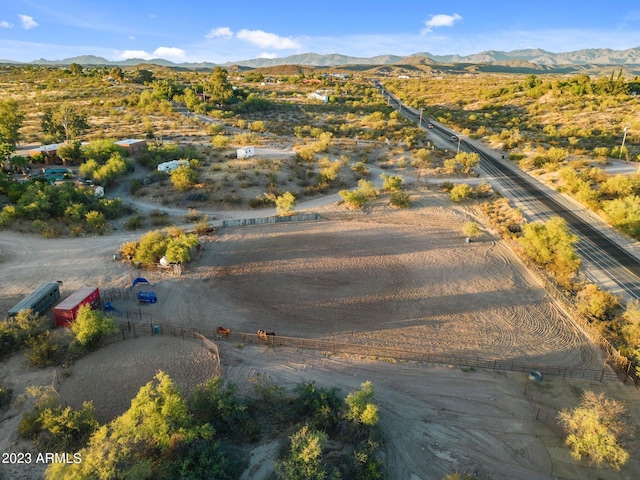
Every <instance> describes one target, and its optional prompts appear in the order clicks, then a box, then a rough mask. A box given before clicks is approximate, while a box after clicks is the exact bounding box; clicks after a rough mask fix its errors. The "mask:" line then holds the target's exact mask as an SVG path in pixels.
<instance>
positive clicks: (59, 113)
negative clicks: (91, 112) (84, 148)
mask: <svg viewBox="0 0 640 480" xmlns="http://www.w3.org/2000/svg"><path fill="white" fill-rule="evenodd" d="M40 124H41V127H42V131H43V132H44V134H45V138H46V139H47V141H52V142H70V141H71V140H75V139H77V138H80V137H81V136H82V135H83V134H84V133H85V132H86V131H87V130H88V129H89V123H88V122H87V115H86V114H85V113H81V112H78V111H77V110H76V108H75V107H74V106H73V105H71V104H70V103H63V104H61V105H59V106H58V107H56V108H55V109H54V108H46V109H45V110H44V113H43V115H42V119H41V122H40Z"/></svg>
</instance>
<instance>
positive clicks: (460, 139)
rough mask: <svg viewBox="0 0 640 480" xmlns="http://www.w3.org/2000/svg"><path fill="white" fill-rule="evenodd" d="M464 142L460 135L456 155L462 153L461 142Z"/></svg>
mask: <svg viewBox="0 0 640 480" xmlns="http://www.w3.org/2000/svg"><path fill="white" fill-rule="evenodd" d="M461 141H462V137H461V136H460V135H458V152H457V153H456V155H457V154H458V153H460V142H461Z"/></svg>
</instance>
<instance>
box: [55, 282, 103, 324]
mask: <svg viewBox="0 0 640 480" xmlns="http://www.w3.org/2000/svg"><path fill="white" fill-rule="evenodd" d="M99 303H100V291H99V290H98V288H97V287H82V288H81V289H79V290H77V291H75V292H73V293H72V294H71V295H69V296H68V297H67V298H65V299H64V300H63V301H62V302H60V303H59V304H58V305H57V306H56V307H55V308H54V309H53V317H54V318H55V319H56V325H58V326H59V327H69V326H70V325H71V324H72V323H73V321H74V320H75V319H76V315H77V314H78V309H79V308H80V305H91V308H95V307H97V306H98V304H99Z"/></svg>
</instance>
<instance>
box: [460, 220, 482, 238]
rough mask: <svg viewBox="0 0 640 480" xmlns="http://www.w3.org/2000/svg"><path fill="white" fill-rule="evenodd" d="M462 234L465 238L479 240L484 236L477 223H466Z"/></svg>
mask: <svg viewBox="0 0 640 480" xmlns="http://www.w3.org/2000/svg"><path fill="white" fill-rule="evenodd" d="M462 233H463V234H464V236H465V237H469V238H477V237H479V236H480V235H482V230H480V227H479V226H478V224H477V223H476V222H466V223H465V224H464V227H462Z"/></svg>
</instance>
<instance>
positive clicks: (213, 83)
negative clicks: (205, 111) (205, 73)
mask: <svg viewBox="0 0 640 480" xmlns="http://www.w3.org/2000/svg"><path fill="white" fill-rule="evenodd" d="M228 76H229V72H227V70H225V69H224V68H221V67H215V68H214V69H213V73H212V74H211V76H210V77H209V82H208V85H207V93H208V94H209V95H211V99H212V100H213V101H214V102H215V103H220V104H223V105H226V104H229V103H232V101H233V99H234V94H233V87H232V86H231V84H230V83H229V80H228Z"/></svg>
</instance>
